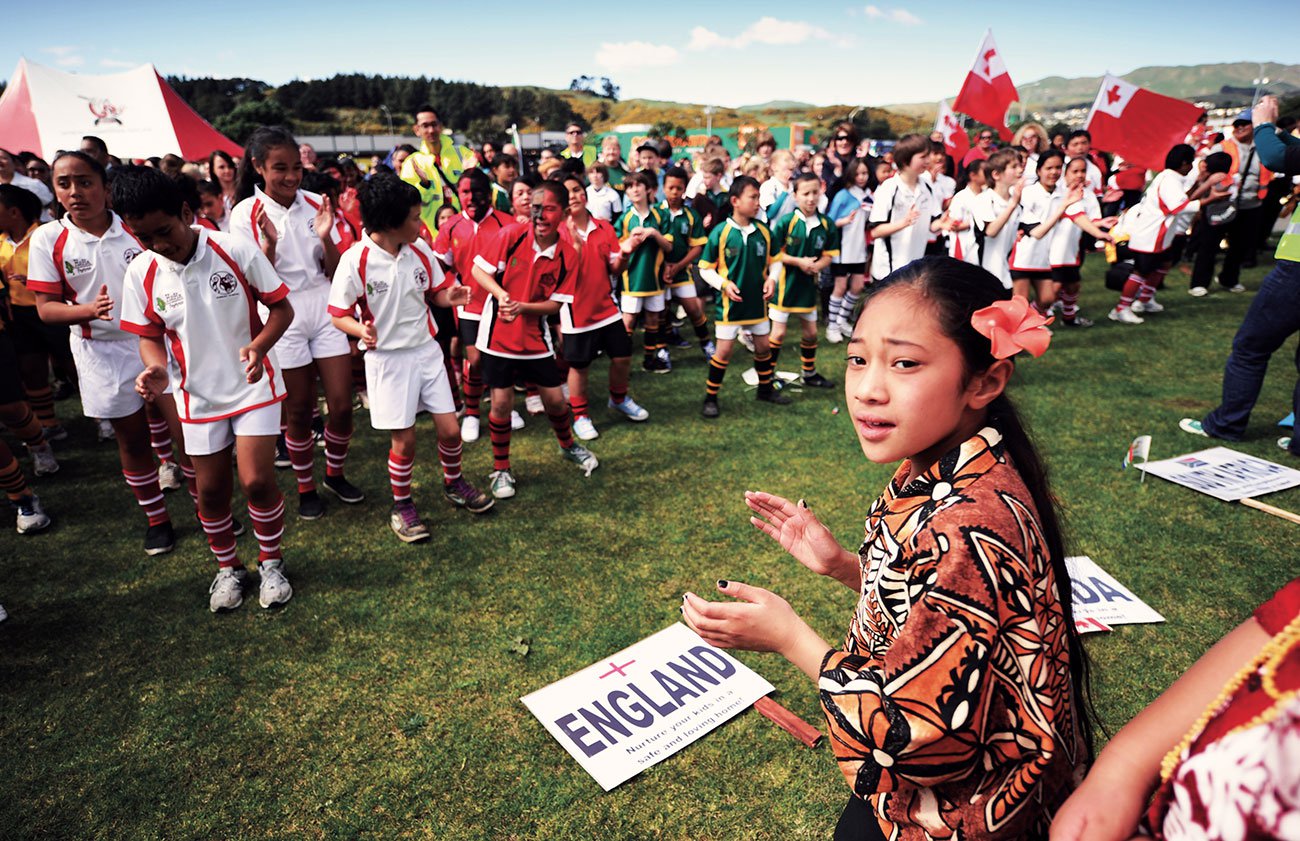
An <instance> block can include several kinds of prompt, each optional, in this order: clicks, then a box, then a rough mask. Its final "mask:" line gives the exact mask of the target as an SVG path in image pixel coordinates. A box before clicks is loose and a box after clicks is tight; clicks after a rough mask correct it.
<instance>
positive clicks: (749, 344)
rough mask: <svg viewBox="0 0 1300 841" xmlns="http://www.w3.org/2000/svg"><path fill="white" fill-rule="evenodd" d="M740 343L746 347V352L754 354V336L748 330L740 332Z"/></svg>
mask: <svg viewBox="0 0 1300 841" xmlns="http://www.w3.org/2000/svg"><path fill="white" fill-rule="evenodd" d="M740 343H741V344H742V345H744V346H745V350H747V351H749V352H750V353H753V352H754V334H753V333H751V332H749V331H748V330H741V331H740Z"/></svg>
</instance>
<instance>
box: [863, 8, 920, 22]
mask: <svg viewBox="0 0 1300 841" xmlns="http://www.w3.org/2000/svg"><path fill="white" fill-rule="evenodd" d="M863 12H865V13H866V15H867V17H869V18H872V19H873V20H888V21H893V22H894V23H901V24H902V25H903V26H918V25H920V24H922V23H924V22H925V21H923V20H921V19H920V18H919V17H917V16H916V15H914V14H912V13H911V12H909V11H908V10H907V9H882V8H880V7H879V6H867V7H866V8H865V9H863Z"/></svg>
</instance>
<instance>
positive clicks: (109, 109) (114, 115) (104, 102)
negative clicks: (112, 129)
mask: <svg viewBox="0 0 1300 841" xmlns="http://www.w3.org/2000/svg"><path fill="white" fill-rule="evenodd" d="M81 98H82V99H84V100H86V104H87V107H88V108H90V113H92V114H94V115H95V125H99V124H101V123H113V124H114V125H119V126H120V125H122V121H121V120H120V119H118V118H119V117H120V116H121V115H122V112H123V111H125V110H126V108H124V107H119V106H117V105H114V104H113V103H112V101H111V100H109V99H107V98H105V97H98V96H97V97H93V98H92V97H89V96H83V97H81Z"/></svg>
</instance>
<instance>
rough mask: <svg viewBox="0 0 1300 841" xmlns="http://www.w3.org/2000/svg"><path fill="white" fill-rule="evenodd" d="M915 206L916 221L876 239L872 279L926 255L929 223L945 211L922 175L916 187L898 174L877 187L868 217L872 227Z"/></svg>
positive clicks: (896, 217)
mask: <svg viewBox="0 0 1300 841" xmlns="http://www.w3.org/2000/svg"><path fill="white" fill-rule="evenodd" d="M913 205H916V210H917V214H918V215H917V217H916V221H915V222H914V223H912V224H911V225H909V226H908V227H906V228H904V229H903V230H901V231H898V232H897V233H895V234H893V235H891V236H887V237H882V238H880V239H876V240H875V248H873V249H872V251H871V277H872V278H873V279H875V280H880V279H881V278H883V277H885V276H887V275H888V274H890V273H891V272H893V271H894V270H896V269H901V268H902V267H903V266H906V265H907V264H908V263H910V262H912V261H913V260H919V259H920V258H921V257H923V256H925V246H926V243H927V242H929V237H930V223H932V222H933V221H934V220H935V219H937V218H939V216H940V215H941V214H942V213H943V210H942V208H941V207H940V206H939V203H938V201H936V200H935V193H934V188H933V187H931V186H930V185H929V184H927V183H926V182H925V181H922V180H921V179H919V178H918V179H917V181H916V186H915V187H908V186H907V185H906V184H904V183H903V179H901V178H899V177H898V176H897V175H895V176H893V177H892V178H887V179H885V181H883V182H882V183H881V185H880V186H879V187H877V188H876V195H875V203H874V204H873V205H872V207H871V216H870V218H868V220H867V221H868V223H870V224H871V226H872V227H875V226H876V225H880V224H884V223H887V222H895V221H898V220H901V219H903V218H904V217H905V216H907V212H908V211H909V210H911V209H912V206H913Z"/></svg>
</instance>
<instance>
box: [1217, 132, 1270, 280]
mask: <svg viewBox="0 0 1300 841" xmlns="http://www.w3.org/2000/svg"><path fill="white" fill-rule="evenodd" d="M1223 151H1224V152H1225V153H1227V155H1228V158H1229V159H1230V160H1231V161H1232V165H1231V167H1230V168H1229V169H1228V177H1229V178H1235V179H1236V181H1237V197H1236V199H1234V203H1235V205H1236V208H1237V212H1236V214H1235V215H1234V216H1233V218H1232V221H1230V222H1228V223H1227V225H1226V226H1225V227H1224V231H1223V235H1224V236H1225V237H1226V238H1227V240H1228V250H1227V251H1226V252H1225V253H1224V255H1223V269H1222V271H1220V272H1219V283H1221V284H1222V285H1223V286H1225V287H1227V288H1229V289H1232V291H1234V292H1245V291H1246V288H1245V287H1244V286H1241V285H1240V283H1239V282H1238V278H1239V276H1240V274H1241V270H1242V268H1252V267H1253V266H1254V265H1255V253H1256V251H1257V249H1258V246H1259V240H1260V236H1259V229H1260V225H1261V224H1262V222H1263V219H1264V196H1265V195H1266V194H1267V193H1268V184H1269V182H1270V181H1272V180H1273V172H1272V170H1270V169H1269V168H1268V167H1267V166H1265V165H1264V162H1263V161H1261V160H1260V158H1259V149H1258V148H1256V146H1255V130H1254V128H1253V125H1252V118H1251V113H1250V112H1249V111H1243V112H1241V114H1239V115H1238V116H1237V119H1235V120H1233V121H1232V135H1231V136H1229V137H1226V138H1224V140H1223Z"/></svg>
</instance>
